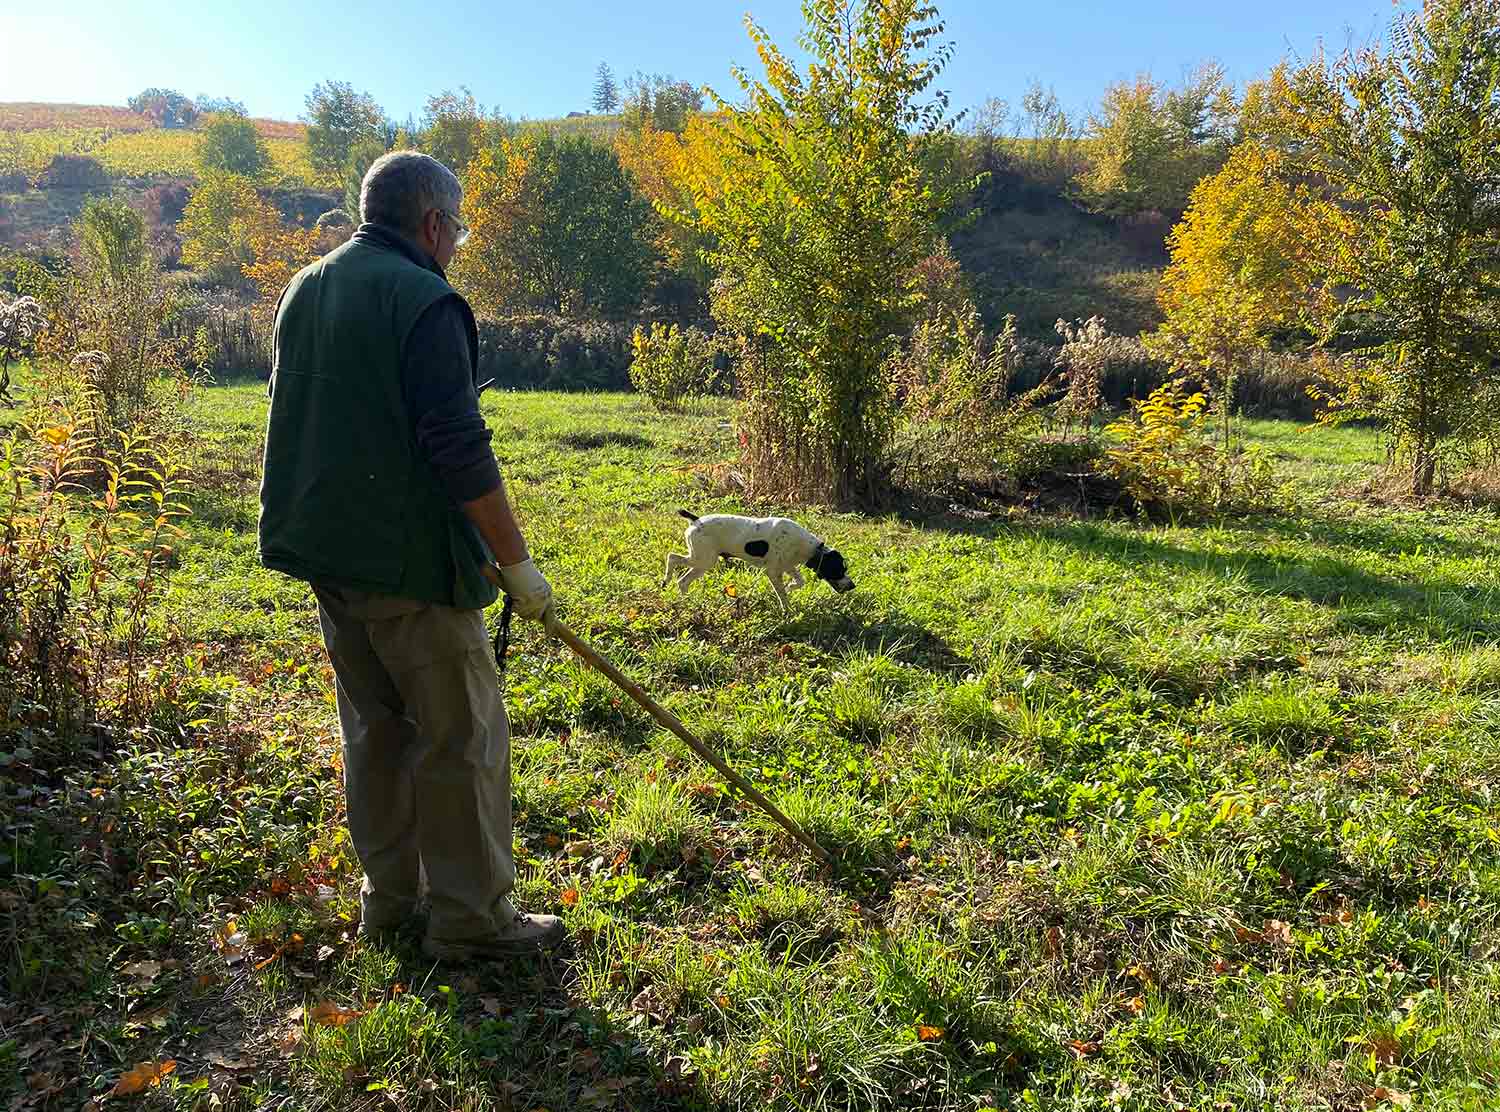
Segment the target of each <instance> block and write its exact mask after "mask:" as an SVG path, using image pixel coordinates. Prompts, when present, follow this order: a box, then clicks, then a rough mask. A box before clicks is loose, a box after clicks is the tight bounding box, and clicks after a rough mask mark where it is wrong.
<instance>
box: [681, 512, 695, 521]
mask: <svg viewBox="0 0 1500 1112" xmlns="http://www.w3.org/2000/svg"><path fill="white" fill-rule="evenodd" d="M677 514H678V516H679V517H685V518H687V519H688V520H689V521H697V520H698V515H697V514H695V513H689V512H688V511H687V510H678V511H677Z"/></svg>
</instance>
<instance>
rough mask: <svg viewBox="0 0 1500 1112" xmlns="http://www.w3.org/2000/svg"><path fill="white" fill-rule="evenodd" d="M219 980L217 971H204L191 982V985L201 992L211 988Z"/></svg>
mask: <svg viewBox="0 0 1500 1112" xmlns="http://www.w3.org/2000/svg"><path fill="white" fill-rule="evenodd" d="M219 980H220V978H219V975H218V974H217V973H204V974H202V975H200V976H199V977H198V979H197V980H195V981H194V982H193V987H194V988H195V989H197V990H198V991H199V992H203V991H205V990H207V989H211V988H213V987H214V985H216V984H218V983H219Z"/></svg>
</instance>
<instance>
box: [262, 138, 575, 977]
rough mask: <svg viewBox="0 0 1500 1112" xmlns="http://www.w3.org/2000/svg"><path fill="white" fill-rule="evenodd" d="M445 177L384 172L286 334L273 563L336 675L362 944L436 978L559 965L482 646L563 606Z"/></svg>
mask: <svg viewBox="0 0 1500 1112" xmlns="http://www.w3.org/2000/svg"><path fill="white" fill-rule="evenodd" d="M462 196H463V192H462V189H461V188H460V186H459V183H458V179H457V178H455V177H454V176H453V174H452V172H451V171H449V170H448V168H447V167H445V166H444V165H443V164H442V163H440V162H438V161H437V160H436V159H433V158H430V157H428V156H427V155H424V154H417V153H415V152H410V151H397V152H394V153H391V154H387V155H385V156H384V157H383V158H380V159H377V160H376V162H375V163H374V165H372V166H371V167H370V170H369V172H368V173H367V174H366V175H365V179H364V182H363V186H362V189H361V192H360V215H361V220H362V222H361V224H360V226H359V229H358V230H357V231H356V232H355V234H354V237H353V238H352V239H351V240H349V242H348V243H346V244H344V245H343V246H341V247H339V248H337V249H336V250H334V251H332V252H330V253H329V254H327V255H325V256H324V257H323V258H322V259H320V260H319V261H317V262H315V263H313V264H312V265H311V266H309V267H307V268H305V269H304V270H302V271H301V272H300V273H298V274H297V275H296V277H294V278H293V279H292V281H291V282H290V283H289V284H288V286H287V288H286V290H285V292H284V293H283V294H282V297H281V303H280V305H279V306H278V307H277V311H276V324H275V329H274V332H273V352H274V355H273V362H272V374H271V413H270V418H269V421H268V423H267V430H266V455H265V477H264V480H263V482H262V485H261V514H260V551H261V561H262V563H264V564H265V565H266V566H267V567H269V568H274V569H276V570H277V571H282V572H285V573H287V574H288V575H292V576H295V577H297V578H299V579H304V580H306V581H308V582H309V583H310V584H311V585H312V589H313V593H314V594H315V595H316V597H317V601H318V617H319V620H320V623H321V625H322V630H323V641H324V644H325V645H326V646H327V648H328V655H329V658H330V660H331V661H332V662H333V670H334V676H335V679H336V687H337V696H338V711H339V728H340V732H341V733H342V734H343V739H344V790H345V795H346V797H347V800H348V811H349V832H350V835H351V837H352V839H353V842H354V849H355V852H356V853H357V854H358V855H359V860H360V863H361V864H362V865H363V866H364V871H365V877H364V883H363V885H362V887H361V891H360V912H361V920H360V931H361V933H363V934H373V933H378V932H384V931H388V930H391V929H394V928H397V927H399V926H402V925H403V924H405V923H407V922H408V921H409V920H410V919H411V917H412V916H413V915H414V913H415V911H416V907H417V901H418V897H419V894H420V886H421V883H422V880H421V878H422V875H423V874H424V873H425V876H426V883H427V888H428V896H429V899H430V914H429V919H428V924H427V931H426V936H425V938H424V941H423V949H424V950H425V951H426V953H427V954H429V955H430V956H433V957H439V958H454V959H464V958H471V957H495V956H501V955H506V954H514V953H524V952H528V951H533V950H539V949H544V948H549V947H551V946H554V945H556V944H557V943H558V942H559V941H561V938H562V933H563V931H562V924H561V923H560V922H559V920H558V919H557V918H556V917H555V916H551V915H522V914H520V913H518V912H517V911H516V910H515V909H514V908H513V907H512V906H511V904H510V901H509V900H508V898H507V895H508V893H509V892H510V891H511V889H512V888H513V887H514V885H515V865H514V863H513V862H512V860H511V800H510V728H509V723H508V722H507V720H506V716H505V706H504V702H503V700H502V696H501V692H500V686H499V682H498V679H497V677H496V673H495V667H494V662H493V658H492V656H491V653H490V649H489V644H488V640H487V638H486V635H485V628H484V618H483V612H484V608H485V607H486V606H488V605H490V604H491V603H493V602H494V601H495V600H496V598H497V597H498V593H499V592H498V588H499V587H503V588H504V590H505V592H506V593H507V594H508V595H510V596H511V598H512V599H513V600H514V602H515V609H516V612H517V613H519V614H521V615H522V616H523V617H527V618H534V619H538V620H541V621H546V620H547V619H548V618H549V617H550V611H551V607H552V591H551V588H550V587H549V586H548V584H547V581H546V579H545V578H543V577H542V575H541V573H540V572H538V571H537V569H536V565H535V564H533V563H532V561H531V558H530V556H529V554H528V553H527V549H526V542H525V540H524V538H523V537H522V535H521V531H520V529H519V528H518V527H517V525H516V522H515V519H514V517H513V516H512V514H511V509H510V504H509V502H508V500H507V498H506V494H505V488H504V486H503V485H502V483H501V479H500V471H499V468H498V466H497V464H496V462H495V456H494V452H493V451H492V449H491V447H490V433H489V430H488V429H487V428H486V426H485V424H484V420H483V418H482V417H481V416H480V413H479V395H478V389H477V386H476V384H475V374H476V371H477V365H478V351H479V344H478V333H477V331H476V329H475V326H474V315H473V313H472V312H470V310H469V307H468V305H467V304H466V303H465V302H464V300H463V298H461V297H460V296H459V295H458V294H457V293H455V292H454V290H453V287H451V286H450V285H449V284H448V282H447V279H446V278H445V276H444V273H443V268H444V267H446V266H447V265H448V264H449V263H450V262H451V261H452V259H453V253H454V251H455V250H456V249H457V247H458V245H459V244H461V243H462V242H463V241H464V239H466V238H467V236H468V229H467V228H466V227H465V226H464V224H463V222H462V221H461V220H460V219H459V216H458V212H459V202H460V201H461V200H462Z"/></svg>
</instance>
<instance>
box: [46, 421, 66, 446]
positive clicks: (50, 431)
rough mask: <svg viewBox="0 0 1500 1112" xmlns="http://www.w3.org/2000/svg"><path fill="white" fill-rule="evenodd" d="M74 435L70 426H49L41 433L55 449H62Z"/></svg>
mask: <svg viewBox="0 0 1500 1112" xmlns="http://www.w3.org/2000/svg"><path fill="white" fill-rule="evenodd" d="M72 435H73V429H72V427H71V426H68V425H49V426H48V427H47V428H44V429H43V430H42V431H41V437H42V439H43V440H45V441H46V442H47V443H48V444H51V445H52V446H53V447H54V448H61V447H62V446H63V445H64V444H66V443H67V442H68V440H69V438H71V437H72Z"/></svg>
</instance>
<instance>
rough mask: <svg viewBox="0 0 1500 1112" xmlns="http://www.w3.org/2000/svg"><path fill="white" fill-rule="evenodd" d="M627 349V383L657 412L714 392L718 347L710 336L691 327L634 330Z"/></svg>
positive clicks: (659, 327) (717, 375) (676, 407)
mask: <svg viewBox="0 0 1500 1112" xmlns="http://www.w3.org/2000/svg"><path fill="white" fill-rule="evenodd" d="M630 346H631V353H632V356H633V359H632V362H631V364H630V384H631V385H632V386H634V387H635V388H636V389H637V390H639V391H640V392H641V393H642V394H645V395H646V397H647V398H649V399H650V400H651V404H652V405H654V406H656V408H658V409H663V410H676V409H681V408H682V404H683V402H686V401H688V400H690V399H692V398H697V397H704V396H706V395H708V394H712V393H714V392H715V391H716V390H717V389H718V386H719V371H718V366H719V352H718V348H717V346H716V345H715V343H714V341H713V338H712V337H710V336H708V335H707V334H705V333H703V332H700V331H698V330H697V329H695V328H678V327H677V325H675V324H653V325H652V326H651V329H650V331H647V330H645V329H642V328H637V329H636V330H635V333H634V334H633V335H632V336H631V338H630Z"/></svg>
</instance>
